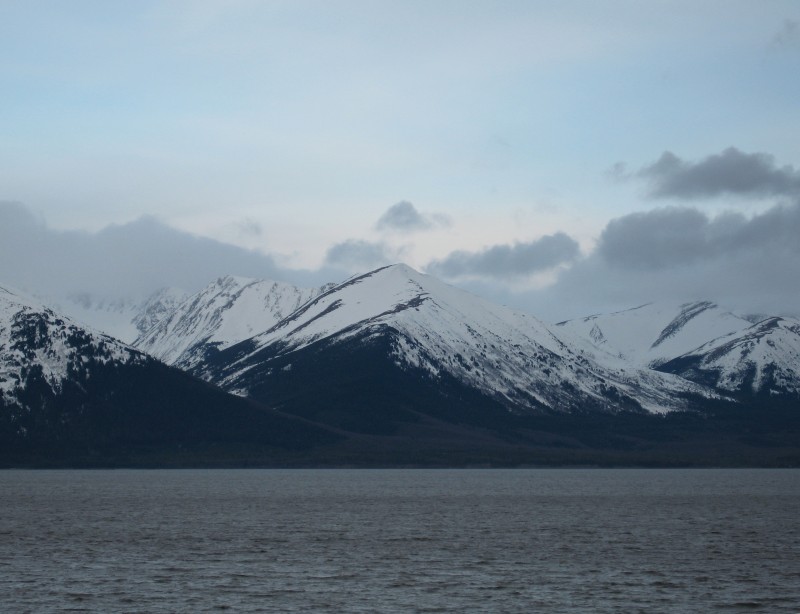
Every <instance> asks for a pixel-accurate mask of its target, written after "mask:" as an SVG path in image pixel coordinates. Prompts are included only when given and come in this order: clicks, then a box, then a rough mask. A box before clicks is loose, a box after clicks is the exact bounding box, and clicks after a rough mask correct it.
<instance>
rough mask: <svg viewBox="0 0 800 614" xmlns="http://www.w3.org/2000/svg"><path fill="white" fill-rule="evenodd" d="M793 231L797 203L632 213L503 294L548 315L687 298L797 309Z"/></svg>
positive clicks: (756, 308) (798, 257)
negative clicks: (578, 254)
mask: <svg viewBox="0 0 800 614" xmlns="http://www.w3.org/2000/svg"><path fill="white" fill-rule="evenodd" d="M799 236H800V203H796V204H793V205H781V206H775V207H773V208H771V209H769V210H768V211H766V212H764V213H761V214H758V215H754V216H752V217H745V216H742V215H738V214H725V215H721V216H717V217H709V216H707V215H706V214H704V213H703V212H701V211H698V210H697V209H693V208H678V207H668V208H664V209H658V210H655V211H649V212H646V213H635V214H631V215H627V216H624V217H621V218H618V219H615V220H612V221H611V222H609V223H608V225H607V226H606V228H605V230H604V231H603V233H602V234H601V236H600V240H599V241H598V245H597V248H596V249H595V251H594V252H592V253H591V254H590V255H589V256H588V257H586V258H582V259H581V260H579V261H577V262H576V263H575V264H574V265H573V266H572V267H570V268H569V269H567V270H565V271H563V272H562V273H561V274H560V275H559V278H558V280H557V281H556V283H555V284H554V285H552V286H551V287H549V288H546V289H544V290H539V291H535V292H528V293H522V294H516V295H514V294H513V293H506V295H505V296H504V300H505V301H506V302H507V303H508V304H511V305H514V306H516V307H519V308H525V309H528V310H530V311H531V312H532V313H534V314H536V315H539V316H540V317H543V318H544V319H547V320H550V321H557V320H559V319H560V320H563V319H567V318H574V317H580V316H583V315H588V314H590V313H595V312H607V311H614V310H618V309H627V308H630V307H634V306H636V305H640V304H642V303H647V302H650V301H690V300H713V301H717V302H719V303H720V304H721V305H723V306H725V307H727V308H729V309H733V310H738V311H741V312H758V313H769V314H776V315H781V314H789V315H798V314H799V313H800V284H798V283H797V280H798V279H800V241H798V240H797V237H799ZM495 294H496V295H497V296H502V294H501V293H499V292H497V291H496V290H495Z"/></svg>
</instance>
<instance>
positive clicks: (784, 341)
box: [659, 318, 800, 398]
mask: <svg viewBox="0 0 800 614" xmlns="http://www.w3.org/2000/svg"><path fill="white" fill-rule="evenodd" d="M659 369H661V370H663V371H666V372H669V373H675V374H677V375H680V376H682V377H685V378H687V379H690V380H693V381H697V382H704V383H707V384H709V385H711V386H715V387H716V388H719V389H720V390H724V391H728V392H737V393H744V394H756V395H767V396H776V395H788V396H794V397H798V398H800V320H797V319H795V318H767V319H765V320H763V321H761V322H758V323H756V324H753V325H752V326H749V327H748V328H746V329H745V330H743V331H738V332H735V333H731V334H728V335H724V336H722V337H719V338H717V339H714V340H712V341H709V342H708V343H705V344H703V345H701V346H700V347H698V348H696V349H693V350H691V351H689V352H686V353H684V354H682V355H681V356H678V357H676V358H674V359H672V360H670V361H668V362H665V363H662V364H661V365H660V366H659Z"/></svg>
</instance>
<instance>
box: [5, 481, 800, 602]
mask: <svg viewBox="0 0 800 614" xmlns="http://www.w3.org/2000/svg"><path fill="white" fill-rule="evenodd" d="M0 496H1V497H2V507H0V610H2V611H4V612H25V611H31V612H48V611H76V612H203V611H218V610H225V609H230V610H232V611H236V612H247V611H266V612H376V611H377V612H380V611H386V612H592V613H594V612H709V611H710V612H713V611H719V612H727V611H731V612H736V611H764V612H783V611H785V612H798V611H800V520H799V517H798V512H800V471H796V470H474V471H473V470H452V471H451V470H430V471H429V470H286V471H283V470H230V471H223V470H221V471H194V470H192V471H4V472H0Z"/></svg>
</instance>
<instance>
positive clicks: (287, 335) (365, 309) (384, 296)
mask: <svg viewBox="0 0 800 614" xmlns="http://www.w3.org/2000/svg"><path fill="white" fill-rule="evenodd" d="M382 327H391V328H393V329H395V330H397V331H398V332H400V333H401V335H402V337H401V339H400V341H399V342H398V345H397V347H396V350H395V351H396V358H397V361H398V363H400V364H408V365H413V366H416V367H421V368H424V369H426V370H427V371H429V372H430V373H431V374H432V375H434V376H437V375H438V374H439V371H440V370H441V369H444V370H445V371H447V372H448V373H449V374H451V375H454V376H455V377H457V378H459V379H460V380H462V381H464V382H467V383H469V384H471V385H474V386H475V387H477V388H479V389H481V390H484V391H485V392H488V393H490V394H493V395H495V396H500V397H504V398H505V399H507V400H509V401H510V402H512V403H515V404H517V405H519V404H522V405H526V404H527V405H528V406H531V405H537V404H541V405H544V406H548V407H552V408H563V409H571V408H572V407H570V406H569V404H570V403H577V402H578V399H579V398H583V397H590V398H593V399H594V400H595V401H596V402H598V403H600V404H602V405H607V406H608V407H609V408H611V407H614V401H613V400H610V399H611V398H612V397H615V395H618V396H622V395H625V396H629V397H632V398H635V399H636V400H637V401H638V402H639V403H640V404H641V405H642V407H644V408H645V409H648V410H650V411H654V412H659V411H666V410H669V409H674V408H679V407H683V406H684V402H683V401H682V400H681V399H680V398H679V394H680V393H682V392H694V393H698V394H706V395H708V394H709V391H708V390H707V389H705V388H702V387H700V386H697V385H695V384H692V383H690V382H687V381H685V380H682V379H680V378H678V377H675V376H671V375H667V374H661V373H657V372H653V371H647V372H645V371H644V370H642V369H638V368H635V367H630V366H629V365H627V364H626V363H624V362H623V361H620V360H615V359H613V358H612V357H607V363H602V364H601V363H600V362H598V358H597V357H598V356H604V354H603V352H602V351H598V350H596V349H594V348H593V350H594V351H593V352H587V351H586V349H585V344H582V343H581V342H576V343H571V342H569V341H565V340H563V339H561V338H559V336H557V335H555V334H554V333H553V332H552V331H551V330H550V329H549V328H548V327H547V326H546V325H545V324H544V323H542V322H541V321H539V320H538V319H536V318H534V317H532V316H529V315H526V314H522V313H518V312H515V311H512V310H510V309H508V308H506V307H502V306H500V305H496V304H494V303H491V302H489V301H486V300H484V299H481V298H479V297H477V296H475V295H472V294H470V293H468V292H466V291H463V290H459V289H457V288H454V287H452V286H449V285H447V284H445V283H443V282H441V281H439V280H438V279H436V278H434V277H430V276H427V275H423V274H421V273H418V272H417V271H415V270H413V269H411V268H409V267H407V266H405V265H394V266H390V267H385V268H383V269H379V270H377V271H373V272H372V273H368V274H366V275H360V276H356V277H353V278H351V279H350V280H348V281H346V282H344V283H342V284H340V285H339V286H337V287H335V288H333V289H332V290H330V291H328V292H327V293H325V294H323V295H321V296H319V297H317V298H316V299H314V300H312V301H310V302H309V303H307V304H306V305H304V306H303V307H302V308H301V309H299V310H298V311H297V312H295V313H294V314H292V315H291V316H290V317H288V318H286V319H284V320H282V321H281V322H279V323H278V324H276V325H275V326H274V327H273V328H271V329H270V330H268V331H267V332H265V333H262V334H260V335H257V336H256V337H254V338H253V341H254V342H255V349H254V350H252V351H251V352H250V353H249V354H248V355H246V356H243V357H240V358H239V360H237V363H236V364H234V365H231V369H230V370H229V371H227V376H226V378H225V381H224V384H225V385H227V386H231V387H240V386H241V385H242V384H241V380H242V377H243V376H244V375H245V371H246V370H247V369H248V368H249V367H248V362H249V361H251V360H253V359H255V355H256V354H257V353H258V352H259V351H260V350H261V349H262V348H265V347H269V346H272V347H273V348H276V349H275V351H276V352H278V354H279V355H280V354H286V353H289V352H293V351H296V350H299V349H301V348H303V347H306V346H308V345H309V344H312V343H314V342H316V341H319V340H322V339H325V338H332V339H334V338H335V340H336V341H337V342H338V341H342V340H345V339H347V338H349V337H352V336H354V335H357V334H362V333H364V332H367V333H370V332H371V331H377V330H379V329H380V328H382ZM567 337H569V336H567ZM237 364H238V365H240V368H241V369H242V371H239V372H238V373H237V371H236V369H237V366H236V365H237ZM562 405H563V407H562Z"/></svg>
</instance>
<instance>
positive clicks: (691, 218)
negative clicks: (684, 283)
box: [596, 205, 800, 270]
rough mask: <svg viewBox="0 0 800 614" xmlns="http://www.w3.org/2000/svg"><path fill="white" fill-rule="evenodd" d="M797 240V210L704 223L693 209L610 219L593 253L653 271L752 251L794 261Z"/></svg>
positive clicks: (775, 210)
mask: <svg viewBox="0 0 800 614" xmlns="http://www.w3.org/2000/svg"><path fill="white" fill-rule="evenodd" d="M798 237H800V205H791V206H779V207H773V208H772V209H770V210H768V211H767V212H765V213H763V214H760V215H756V216H754V217H753V218H751V219H747V218H745V217H744V216H743V215H740V214H736V213H727V214H724V215H720V216H717V217H715V218H709V217H708V216H707V215H705V214H704V213H702V212H700V211H698V210H697V209H693V208H684V207H667V208H664V209H657V210H654V211H648V212H645V213H633V214H630V215H626V216H624V217H621V218H617V219H615V220H612V221H611V222H609V223H608V225H607V226H606V228H605V230H604V231H603V232H602V234H601V235H600V240H599V242H598V246H597V252H596V253H597V255H598V256H599V257H600V258H603V259H604V260H605V261H606V262H608V263H609V264H611V265H613V266H618V267H621V268H624V269H639V270H645V269H646V270H657V269H666V268H671V267H676V266H685V265H693V264H696V263H698V262H701V261H710V260H714V259H719V258H730V257H732V256H734V255H738V254H742V253H745V252H751V251H754V250H757V251H758V252H759V253H760V254H761V255H762V256H763V255H766V254H772V256H773V257H775V258H777V257H785V255H786V254H796V255H797V256H798V257H800V241H798Z"/></svg>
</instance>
